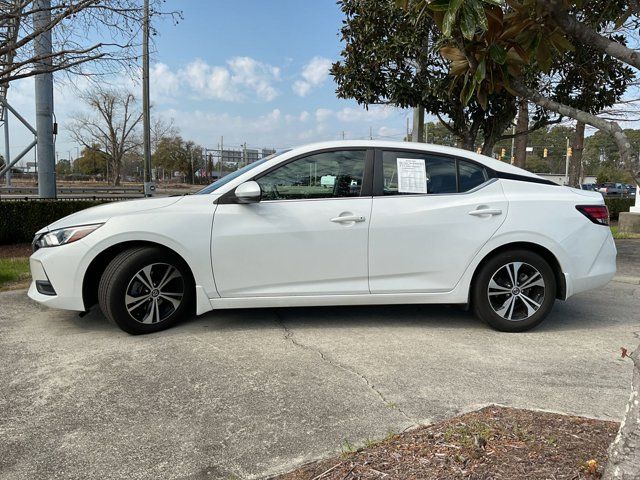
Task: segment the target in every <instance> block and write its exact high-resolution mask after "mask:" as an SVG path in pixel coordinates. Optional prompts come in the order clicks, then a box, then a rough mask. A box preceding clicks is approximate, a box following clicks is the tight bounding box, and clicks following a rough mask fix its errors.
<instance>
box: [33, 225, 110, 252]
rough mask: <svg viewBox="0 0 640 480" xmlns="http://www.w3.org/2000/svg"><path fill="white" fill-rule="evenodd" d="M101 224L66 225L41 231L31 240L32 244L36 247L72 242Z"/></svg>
mask: <svg viewBox="0 0 640 480" xmlns="http://www.w3.org/2000/svg"><path fill="white" fill-rule="evenodd" d="M102 225H103V224H102V223H97V224H95V225H82V226H80V227H68V228H60V229H58V230H52V231H51V232H47V233H43V234H42V235H40V236H39V237H37V238H36V239H35V240H34V242H33V246H34V247H35V248H36V249H38V248H44V247H57V246H58V245H65V244H67V243H73V242H75V241H78V240H80V239H81V238H84V237H86V236H87V235H89V234H90V233H91V232H93V231H94V230H96V229H98V228H100V227H101V226H102Z"/></svg>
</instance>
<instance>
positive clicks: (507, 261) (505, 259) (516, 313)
mask: <svg viewBox="0 0 640 480" xmlns="http://www.w3.org/2000/svg"><path fill="white" fill-rule="evenodd" d="M555 297H556V279H555V276H554V274H553V270H552V269H551V266H550V265H549V264H548V262H547V261H546V260H545V259H544V258H543V257H541V256H540V255H538V254H536V253H534V252H531V251H528V250H511V251H506V252H502V253H499V254H498V255H496V256H494V257H493V258H491V259H489V261H487V262H486V263H485V264H484V265H483V266H482V267H481V269H480V271H479V273H478V275H477V277H476V281H475V284H474V285H473V293H472V302H473V309H474V312H475V314H476V315H477V316H478V317H479V318H480V319H481V320H484V321H485V322H487V323H488V324H489V325H490V326H492V327H493V328H495V329H496V330H500V331H503V332H523V331H525V330H529V329H531V328H533V327H535V326H537V325H539V324H540V323H541V322H542V321H543V320H544V319H545V317H546V316H547V315H548V314H549V312H550V311H551V308H552V307H553V303H554V302H555Z"/></svg>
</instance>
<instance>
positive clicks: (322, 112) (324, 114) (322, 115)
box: [316, 108, 333, 123]
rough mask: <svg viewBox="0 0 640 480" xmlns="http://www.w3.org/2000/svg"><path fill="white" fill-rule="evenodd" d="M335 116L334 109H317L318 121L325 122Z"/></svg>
mask: <svg viewBox="0 0 640 480" xmlns="http://www.w3.org/2000/svg"><path fill="white" fill-rule="evenodd" d="M332 116H333V111H332V110H329V109H328V108H319V109H317V110H316V121H317V122H318V123H323V122H326V121H327V120H329V118H331V117H332Z"/></svg>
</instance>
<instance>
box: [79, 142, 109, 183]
mask: <svg viewBox="0 0 640 480" xmlns="http://www.w3.org/2000/svg"><path fill="white" fill-rule="evenodd" d="M108 161H109V157H108V155H107V154H106V153H105V152H104V151H103V150H101V149H100V145H98V144H93V145H91V146H90V147H85V148H83V149H82V151H81V152H80V156H79V157H78V158H76V159H75V160H74V161H73V170H74V171H75V172H78V173H81V174H83V175H92V176H97V175H100V176H102V177H104V178H106V177H107V162H108Z"/></svg>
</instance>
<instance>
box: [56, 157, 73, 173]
mask: <svg viewBox="0 0 640 480" xmlns="http://www.w3.org/2000/svg"><path fill="white" fill-rule="evenodd" d="M56 173H57V174H58V175H69V174H70V173H71V162H70V161H69V160H67V159H66V158H64V159H62V160H59V161H58V163H57V164H56Z"/></svg>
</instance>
